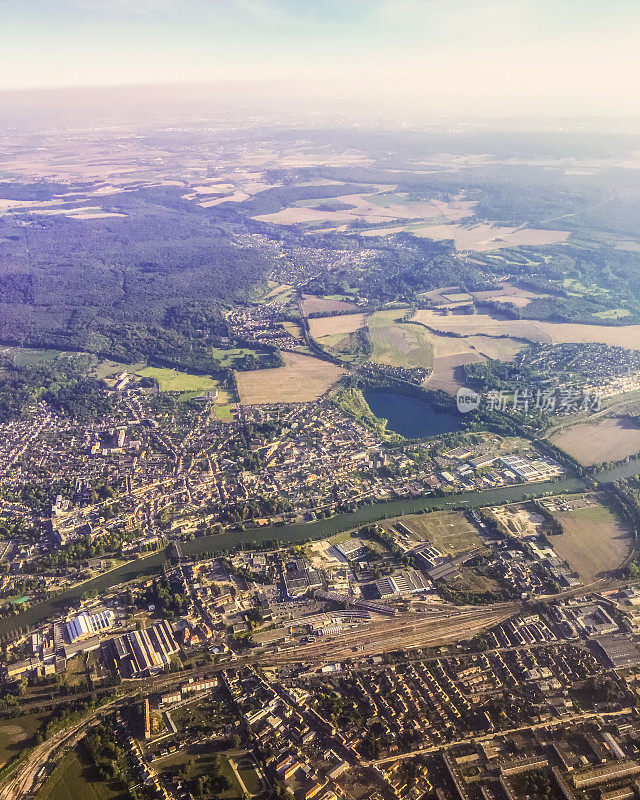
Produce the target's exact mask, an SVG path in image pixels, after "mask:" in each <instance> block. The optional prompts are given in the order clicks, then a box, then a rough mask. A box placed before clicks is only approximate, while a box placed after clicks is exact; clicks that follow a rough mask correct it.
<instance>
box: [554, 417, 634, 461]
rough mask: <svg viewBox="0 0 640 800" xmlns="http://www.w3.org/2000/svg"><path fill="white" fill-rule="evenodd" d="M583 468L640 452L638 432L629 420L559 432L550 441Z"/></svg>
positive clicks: (612, 419)
mask: <svg viewBox="0 0 640 800" xmlns="http://www.w3.org/2000/svg"><path fill="white" fill-rule="evenodd" d="M551 442H552V444H555V445H556V447H560V448H561V449H562V450H564V451H565V452H567V453H568V454H569V455H570V456H572V457H573V458H575V459H576V460H578V461H579V462H580V463H581V464H582V465H583V466H585V467H589V466H591V465H592V464H600V463H601V462H603V461H620V460H621V459H623V458H626V457H627V456H633V455H635V454H636V453H639V452H640V428H639V427H638V425H637V424H636V423H635V422H634V421H633V419H631V417H626V416H623V417H607V418H606V419H602V420H598V421H596V422H583V423H578V424H577V425H574V426H573V427H571V428H567V429H565V430H562V431H560V432H559V433H557V434H556V435H555V436H553V437H552V438H551Z"/></svg>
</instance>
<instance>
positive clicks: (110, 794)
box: [36, 748, 125, 800]
mask: <svg viewBox="0 0 640 800" xmlns="http://www.w3.org/2000/svg"><path fill="white" fill-rule="evenodd" d="M124 796H125V792H124V787H123V786H122V785H119V786H116V785H113V784H112V782H109V781H102V780H100V779H99V778H98V777H97V776H96V775H95V773H94V769H93V766H92V765H91V764H89V763H88V762H87V761H85V759H84V758H83V757H82V755H81V753H80V752H79V750H78V748H76V749H75V750H72V751H71V752H70V753H67V755H66V756H65V757H64V758H63V759H62V761H61V762H60V764H59V765H58V766H57V767H56V769H55V770H54V772H53V774H52V775H51V776H50V777H49V778H48V779H47V780H46V781H45V783H44V785H43V786H42V788H41V789H40V791H39V792H38V794H37V795H36V800H116V798H118V800H120V798H122V797H124Z"/></svg>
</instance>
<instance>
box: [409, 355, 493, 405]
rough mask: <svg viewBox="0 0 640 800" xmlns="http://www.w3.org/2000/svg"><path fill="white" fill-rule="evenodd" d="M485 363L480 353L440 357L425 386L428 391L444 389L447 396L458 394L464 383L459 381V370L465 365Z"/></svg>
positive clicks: (435, 360)
mask: <svg viewBox="0 0 640 800" xmlns="http://www.w3.org/2000/svg"><path fill="white" fill-rule="evenodd" d="M478 361H484V358H483V357H482V356H481V355H480V354H479V353H474V352H472V351H469V352H467V353H455V354H453V355H449V356H439V357H438V358H435V359H434V360H433V371H432V373H431V375H429V377H428V378H427V379H426V380H425V382H424V384H423V386H426V387H427V388H428V389H433V390H434V391H435V390H437V389H442V391H443V392H447V394H452V395H454V394H456V392H457V391H458V389H459V388H460V387H461V386H462V383H461V382H460V380H459V379H458V373H457V371H458V369H459V367H461V366H462V365H463V364H476V363H477V362H478Z"/></svg>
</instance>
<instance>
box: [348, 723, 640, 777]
mask: <svg viewBox="0 0 640 800" xmlns="http://www.w3.org/2000/svg"><path fill="white" fill-rule="evenodd" d="M632 712H633V709H631V708H621V709H620V710H619V711H601V712H598V711H589V712H584V713H579V714H572V715H571V716H569V717H563V718H562V719H557V720H555V722H556V723H557V724H558V725H560V724H562V725H569V724H570V723H571V722H584V721H585V720H587V719H599V720H605V719H610V718H611V717H619V716H623V715H625V714H631V713H632ZM550 725H553V722H549V721H548V720H547V721H545V722H536V723H535V724H533V725H531V724H529V725H522V726H520V727H519V728H508V729H506V730H499V731H495V732H493V733H486V734H483V735H482V736H468V737H467V738H465V739H457V740H455V741H452V742H447V743H446V744H445V745H442V744H435V745H431V746H430V747H423V748H421V749H419V750H410V751H409V752H407V753H396V754H395V755H392V756H386V757H385V758H379V759H377V760H374V761H366V762H363V766H365V767H370V766H372V765H374V764H387V763H391V762H395V761H398V760H399V759H401V758H413V757H414V756H421V755H428V754H430V753H437V752H438V751H439V750H442V749H443V748H447V749H448V748H450V747H455V746H456V745H460V744H469V742H487V741H490V740H491V739H495V738H496V736H499V737H503V736H509V735H510V734H513V733H522V732H524V731H532V730H536V728H548V727H549V726H550Z"/></svg>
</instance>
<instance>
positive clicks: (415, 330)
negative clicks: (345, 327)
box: [367, 309, 433, 369]
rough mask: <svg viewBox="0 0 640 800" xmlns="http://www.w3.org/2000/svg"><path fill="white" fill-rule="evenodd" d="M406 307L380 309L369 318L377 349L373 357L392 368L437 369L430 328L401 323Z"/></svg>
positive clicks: (374, 348) (371, 358) (373, 359)
mask: <svg viewBox="0 0 640 800" xmlns="http://www.w3.org/2000/svg"><path fill="white" fill-rule="evenodd" d="M404 313H405V310H404V309H394V310H392V311H376V312H375V313H374V314H372V315H371V316H370V317H368V318H367V325H368V327H369V338H370V340H371V344H372V346H373V352H372V353H371V356H370V358H369V360H370V361H373V362H375V363H378V364H388V365H389V366H391V367H424V368H426V369H432V368H433V347H432V345H431V341H430V339H429V333H428V331H427V330H426V329H425V328H423V327H422V326H420V325H412V324H410V323H402V322H397V321H396V320H398V319H401V318H402V316H403V315H404Z"/></svg>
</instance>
